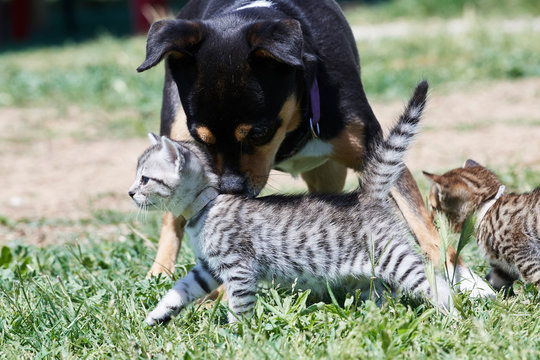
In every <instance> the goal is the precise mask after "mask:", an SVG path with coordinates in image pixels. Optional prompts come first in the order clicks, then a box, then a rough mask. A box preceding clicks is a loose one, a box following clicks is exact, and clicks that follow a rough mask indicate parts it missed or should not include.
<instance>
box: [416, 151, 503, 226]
mask: <svg viewBox="0 0 540 360" xmlns="http://www.w3.org/2000/svg"><path fill="white" fill-rule="evenodd" d="M423 173H424V175H425V176H426V177H427V178H428V179H429V180H431V182H432V183H433V185H432V186H431V190H430V193H429V204H430V207H431V213H432V216H433V215H434V214H435V211H441V212H442V213H443V214H445V215H446V216H447V217H448V219H449V220H450V225H451V226H452V229H453V230H454V231H457V232H459V231H461V228H462V226H463V222H464V221H465V218H466V217H467V215H468V214H469V213H471V212H473V211H475V210H476V209H477V208H478V206H479V205H480V204H481V203H482V202H484V201H486V200H489V199H491V198H493V197H494V196H495V195H496V194H497V191H498V190H499V187H500V186H501V182H500V181H499V179H498V178H497V176H495V174H493V173H492V172H491V171H489V170H488V169H486V168H485V167H483V166H482V165H480V164H478V163H477V162H476V161H474V160H467V161H466V162H465V164H464V165H463V167H462V168H457V169H453V170H450V171H448V172H447V173H445V174H443V175H435V174H430V173H428V172H426V171H424V172H423Z"/></svg>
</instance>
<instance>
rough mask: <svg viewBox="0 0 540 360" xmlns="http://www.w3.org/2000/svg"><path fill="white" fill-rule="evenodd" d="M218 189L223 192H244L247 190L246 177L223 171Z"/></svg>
mask: <svg viewBox="0 0 540 360" xmlns="http://www.w3.org/2000/svg"><path fill="white" fill-rule="evenodd" d="M219 188H220V191H221V192H222V193H224V194H244V193H245V192H246V191H247V186H246V179H245V178H244V177H242V176H240V175H237V174H233V173H225V174H223V175H222V176H221V180H220V184H219Z"/></svg>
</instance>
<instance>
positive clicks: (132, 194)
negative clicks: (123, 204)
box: [128, 190, 135, 199]
mask: <svg viewBox="0 0 540 360" xmlns="http://www.w3.org/2000/svg"><path fill="white" fill-rule="evenodd" d="M128 194H129V197H131V198H132V199H133V197H134V196H135V191H131V190H130V191H128Z"/></svg>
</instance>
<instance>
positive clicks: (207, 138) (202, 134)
mask: <svg viewBox="0 0 540 360" xmlns="http://www.w3.org/2000/svg"><path fill="white" fill-rule="evenodd" d="M197 135H199V138H200V139H201V140H202V142H204V143H206V144H208V145H213V144H215V143H216V137H215V136H214V134H212V132H211V131H210V129H208V128H207V127H206V126H198V127H197Z"/></svg>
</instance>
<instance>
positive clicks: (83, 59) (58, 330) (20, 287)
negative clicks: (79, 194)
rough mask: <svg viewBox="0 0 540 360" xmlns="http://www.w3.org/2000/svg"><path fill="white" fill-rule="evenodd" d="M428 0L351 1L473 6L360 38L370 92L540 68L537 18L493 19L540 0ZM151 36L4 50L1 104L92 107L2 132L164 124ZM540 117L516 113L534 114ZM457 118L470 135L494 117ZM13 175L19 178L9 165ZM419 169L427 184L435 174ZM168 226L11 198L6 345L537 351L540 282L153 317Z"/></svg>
mask: <svg viewBox="0 0 540 360" xmlns="http://www.w3.org/2000/svg"><path fill="white" fill-rule="evenodd" d="M433 3H434V2H433V1H428V0H403V1H401V2H398V3H397V4H396V3H393V2H391V3H386V2H383V3H382V4H380V5H377V6H370V7H367V8H366V7H362V8H347V11H346V14H347V16H348V17H349V19H351V22H352V23H353V25H365V24H366V23H370V24H372V25H373V26H377V25H378V24H379V25H380V24H381V23H385V22H387V21H396V20H399V21H401V20H403V19H404V20H405V21H407V22H408V23H411V24H413V25H415V26H421V25H422V24H423V22H422V21H423V19H424V18H427V19H428V20H429V21H430V22H432V23H435V24H442V25H444V24H447V21H451V20H452V19H456V18H459V19H462V18H464V17H463V16H462V15H463V13H464V12H465V13H466V16H465V17H466V18H467V19H469V20H467V21H469V23H470V24H472V25H471V26H470V29H469V30H467V31H465V32H460V33H447V32H445V31H434V32H425V33H422V32H420V33H417V32H414V31H413V32H411V34H410V36H400V37H394V36H389V37H380V38H375V39H359V40H358V47H359V51H360V54H361V61H362V68H363V81H364V85H365V88H366V93H367V94H368V96H369V98H370V100H372V99H374V100H376V101H379V102H393V101H394V102H395V101H402V100H403V99H404V98H406V97H407V95H408V94H409V92H410V90H411V89H412V87H413V86H414V84H416V82H417V81H418V80H419V79H421V78H426V79H428V80H429V81H430V83H431V85H432V88H436V89H438V91H439V92H442V93H445V92H448V93H455V92H456V91H460V89H469V88H471V87H474V86H476V85H477V84H487V85H485V86H488V87H489V86H490V84H492V83H496V82H498V81H501V80H504V81H506V80H515V79H527V78H535V77H539V76H540V62H539V61H538V54H540V42H538V41H534V39H536V38H537V37H538V32H536V33H532V32H531V29H530V28H528V27H525V28H523V29H518V30H517V31H511V32H504V31H497V21H499V20H500V19H502V18H509V17H512V19H530V18H531V17H532V16H539V15H540V8H539V6H538V2H537V1H527V0H521V1H517V0H513V1H507V2H504V4H502V5H500V6H498V5H499V2H496V1H495V0H484V1H482V0H478V1H474V2H467V4H468V5H467V6H465V7H464V6H463V3H462V2H459V1H455V2H452V3H451V4H450V2H449V4H445V5H443V6H438V7H436V8H433V7H432V4H433ZM437 3H438V4H439V2H437ZM456 4H457V5H456ZM471 4H472V5H471ZM464 9H465V11H464ZM471 13H473V15H471ZM471 16H472V18H473V20H470V19H471ZM413 27H414V26H413ZM144 41H145V40H144V38H142V37H137V38H129V39H128V38H125V39H119V38H114V37H111V36H107V35H103V36H102V37H100V38H98V39H95V40H93V41H89V42H86V43H81V44H65V45H62V46H56V47H48V48H32V49H27V50H19V51H16V52H4V53H1V54H0V68H1V69H2V71H0V84H1V86H0V113H1V114H4V113H3V112H1V111H2V109H13V108H15V109H25V110H28V109H33V108H36V109H42V108H47V107H53V108H55V109H59V111H60V112H66V113H69V112H70V111H72V109H73V108H76V109H79V110H78V111H79V112H80V113H81V114H83V115H84V116H83V117H82V118H81V119H80V120H79V121H80V122H79V125H80V129H78V131H77V132H74V133H72V132H69V133H68V130H67V129H63V128H62V127H60V128H58V129H57V130H56V131H54V132H41V131H34V132H32V131H29V130H28V131H26V132H24V133H17V134H14V133H11V134H7V133H4V134H2V135H0V139H2V141H5V143H6V144H11V145H13V146H15V145H17V146H19V145H21V146H24V145H25V144H26V143H31V142H44V143H48V142H54V141H56V140H58V139H61V140H62V139H65V138H67V137H69V138H70V139H72V140H73V141H79V142H88V143H91V142H92V141H97V140H99V139H102V138H105V139H113V140H118V141H120V140H125V139H134V138H138V137H141V136H144V134H145V133H146V132H147V131H149V130H152V131H155V130H156V126H157V119H158V117H159V111H160V103H161V85H162V81H163V80H162V73H161V71H160V70H152V71H147V72H145V73H143V74H137V73H136V71H135V69H136V67H137V66H138V65H139V64H140V63H141V62H142V60H143V58H144ZM49 120H50V121H53V120H52V119H48V120H47V121H49ZM537 120H538V119H537V118H533V117H531V118H527V119H520V120H519V121H520V122H522V123H526V124H527V126H530V127H537V126H538V121H537ZM0 125H2V126H6V128H7V125H6V124H4V123H2V122H1V121H0ZM456 126H460V127H459V131H461V132H463V133H467V132H471V131H474V130H478V129H479V128H481V127H485V126H487V125H486V124H485V123H482V124H480V125H479V124H471V125H466V126H465V125H456ZM0 128H2V127H0ZM2 129H4V128H2ZM38 129H40V128H38ZM30 130H31V129H30ZM83 155H84V154H83ZM457 165H458V164H448V167H447V168H450V167H455V166H457ZM429 170H440V169H429ZM495 170H496V171H497V173H498V175H500V177H501V179H502V180H503V182H504V183H505V184H506V185H507V187H508V188H509V189H510V190H515V191H529V190H531V189H533V188H535V187H536V186H537V185H538V184H540V171H539V170H540V169H538V168H523V166H520V164H519V163H509V164H505V165H501V166H498V167H497V168H496V169H495ZM96 175H97V176H99V174H96ZM4 176H6V177H7V176H9V174H8V173H7V169H6V174H5V175H4ZM29 176H31V174H29ZM129 180H131V179H129ZM418 180H419V182H420V185H421V187H422V191H423V193H424V194H426V193H427V190H428V189H427V186H428V185H427V183H426V182H425V181H424V180H423V179H420V178H419V179H418ZM39 191H46V189H39ZM59 196H61V194H60V195H59ZM438 224H439V226H440V232H441V236H442V238H443V239H448V241H450V242H451V243H453V244H455V243H456V241H457V239H458V235H457V234H452V233H450V232H449V230H448V228H447V226H446V223H445V221H444V219H442V218H439V219H438ZM159 226H160V217H159V214H154V213H149V214H144V215H143V214H135V212H131V213H130V212H124V211H123V210H118V209H117V208H115V207H114V206H111V207H110V208H108V209H106V210H99V211H92V212H90V213H89V214H88V215H86V216H83V217H78V218H71V217H66V218H61V217H60V218H59V217H53V216H48V215H47V213H43V215H42V216H40V217H38V218H35V217H24V216H22V217H14V216H11V215H10V213H9V212H6V213H2V211H0V236H2V234H8V235H9V241H3V239H0V245H1V246H2V248H1V252H0V277H1V281H0V313H1V314H3V316H2V317H0V335H1V336H0V358H7V359H20V358H76V359H79V358H90V359H92V358H114V359H117V358H120V359H122V358H125V359H133V358H185V359H191V358H211V357H213V358H231V359H242V358H248V359H259V358H271V359H274V358H284V359H289V358H290V359H293V358H294V359H311V358H336V359H353V358H354V359H356V358H402V357H405V358H415V359H417V358H474V359H482V358H486V359H487V358H489V359H492V358H511V359H514V358H520V359H536V358H538V357H540V306H539V294H538V289H536V288H534V287H533V286H531V285H526V284H523V283H521V282H517V283H516V284H515V286H514V292H515V293H516V295H515V296H513V297H510V298H503V297H502V296H501V295H499V296H498V297H497V298H496V299H473V298H470V297H469V296H468V294H457V295H456V308H457V314H456V316H453V317H448V316H446V315H445V314H442V313H440V312H438V311H437V310H435V309H434V308H433V307H432V306H430V305H428V304H423V303H421V302H418V301H416V300H412V299H408V298H406V297H400V298H397V299H388V301H387V302H386V303H385V304H383V305H381V306H377V305H376V304H375V303H373V302H372V301H360V300H358V298H357V297H356V294H351V295H348V296H345V297H344V298H342V297H339V296H338V297H337V300H335V301H328V302H315V303H313V302H310V301H308V293H305V292H301V293H297V292H294V291H293V292H291V291H290V289H282V288H276V287H274V286H269V287H265V288H262V289H261V291H260V293H259V294H258V301H257V305H256V309H255V314H254V316H253V318H251V319H249V320H244V321H242V322H240V323H239V324H238V325H237V326H232V327H231V326H229V325H228V324H227V322H226V313H227V304H226V302H219V303H204V304H202V305H193V306H190V307H188V308H187V309H186V310H185V311H184V312H182V313H181V314H180V315H179V316H178V317H176V318H175V319H174V320H173V321H172V322H171V323H169V324H168V325H167V326H158V327H155V328H149V327H147V326H146V325H145V324H144V322H143V320H144V318H145V316H146V314H147V312H148V311H149V310H150V309H151V308H152V306H154V305H155V304H156V302H157V301H158V300H159V298H160V297H161V296H162V295H163V294H164V292H165V291H166V290H167V289H168V288H169V287H170V286H171V285H172V280H170V279H168V278H166V277H160V278H153V279H145V275H146V272H147V271H148V269H149V267H150V265H151V263H152V260H153V256H154V253H155V246H156V244H157V239H158V234H159ZM59 228H62V229H71V230H70V231H68V232H63V233H62V235H59V236H58V238H57V241H55V242H53V243H51V242H47V243H46V246H40V245H39V241H34V240H30V239H29V236H28V234H32V233H33V230H35V229H47V231H51V232H54V231H55V229H59ZM463 256H464V257H465V259H466V260H467V263H468V264H470V266H471V267H472V268H473V269H474V270H475V271H476V272H478V273H480V274H485V273H487V270H488V265H487V263H486V262H485V260H484V259H483V258H482V256H481V255H480V253H479V251H478V248H477V247H476V245H475V244H474V242H472V243H471V244H469V245H468V246H467V247H466V248H465V250H464V253H463ZM193 265H194V257H193V253H192V251H191V249H190V247H189V246H183V247H182V250H181V253H180V256H179V261H178V266H177V269H176V273H175V276H183V275H184V274H185V273H186V272H187V271H188V270H189V269H190V268H191V267H192V266H193Z"/></svg>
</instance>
